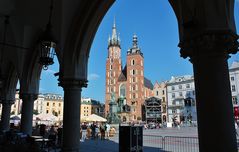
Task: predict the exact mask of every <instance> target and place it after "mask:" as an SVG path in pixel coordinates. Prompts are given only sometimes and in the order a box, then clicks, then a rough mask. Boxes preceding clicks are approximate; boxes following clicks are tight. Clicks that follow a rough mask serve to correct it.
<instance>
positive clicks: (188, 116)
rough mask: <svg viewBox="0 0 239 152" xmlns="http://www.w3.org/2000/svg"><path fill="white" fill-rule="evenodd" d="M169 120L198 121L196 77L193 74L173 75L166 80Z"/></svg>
mask: <svg viewBox="0 0 239 152" xmlns="http://www.w3.org/2000/svg"><path fill="white" fill-rule="evenodd" d="M166 90H167V103H168V122H170V123H174V124H175V123H181V122H182V121H183V122H184V121H190V122H191V121H196V120H197V116H196V98H195V86H194V78H193V76H191V75H185V76H178V77H172V78H171V80H169V81H167V82H166Z"/></svg>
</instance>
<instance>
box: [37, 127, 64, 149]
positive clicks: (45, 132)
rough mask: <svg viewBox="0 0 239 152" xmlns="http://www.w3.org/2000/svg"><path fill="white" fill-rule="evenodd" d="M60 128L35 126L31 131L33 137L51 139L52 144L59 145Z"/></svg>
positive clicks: (61, 129) (60, 137)
mask: <svg viewBox="0 0 239 152" xmlns="http://www.w3.org/2000/svg"><path fill="white" fill-rule="evenodd" d="M62 131H63V128H62V127H58V126H54V125H52V126H46V125H45V124H41V125H37V126H36V128H34V130H33V135H40V136H42V137H45V138H46V137H47V138H48V139H51V140H52V141H53V143H54V144H56V145H59V146H60V145H61V143H62Z"/></svg>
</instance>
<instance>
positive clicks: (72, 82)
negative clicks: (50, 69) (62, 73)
mask: <svg viewBox="0 0 239 152" xmlns="http://www.w3.org/2000/svg"><path fill="white" fill-rule="evenodd" d="M87 83H88V80H86V79H72V78H64V79H60V80H59V83H58V85H59V86H61V87H63V88H72V87H78V88H82V87H84V88H86V87H87V85H88V84H87Z"/></svg>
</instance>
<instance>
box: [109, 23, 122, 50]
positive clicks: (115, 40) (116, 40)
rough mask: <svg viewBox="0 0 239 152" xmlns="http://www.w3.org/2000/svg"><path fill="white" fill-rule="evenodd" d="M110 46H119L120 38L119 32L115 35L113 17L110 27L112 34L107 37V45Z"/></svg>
mask: <svg viewBox="0 0 239 152" xmlns="http://www.w3.org/2000/svg"><path fill="white" fill-rule="evenodd" d="M110 46H118V47H120V38H119V34H118V35H117V30H116V23H115V19H114V23H113V27H112V36H111V37H110V36H109V39H108V47H110Z"/></svg>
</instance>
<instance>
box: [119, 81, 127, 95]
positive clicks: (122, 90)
mask: <svg viewBox="0 0 239 152" xmlns="http://www.w3.org/2000/svg"><path fill="white" fill-rule="evenodd" d="M125 93H126V87H125V84H122V85H120V96H122V97H125Z"/></svg>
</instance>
